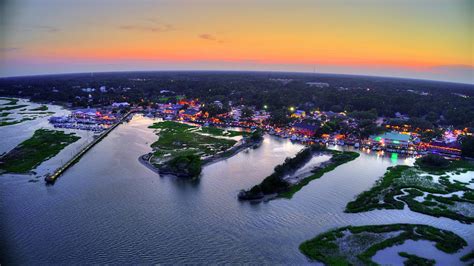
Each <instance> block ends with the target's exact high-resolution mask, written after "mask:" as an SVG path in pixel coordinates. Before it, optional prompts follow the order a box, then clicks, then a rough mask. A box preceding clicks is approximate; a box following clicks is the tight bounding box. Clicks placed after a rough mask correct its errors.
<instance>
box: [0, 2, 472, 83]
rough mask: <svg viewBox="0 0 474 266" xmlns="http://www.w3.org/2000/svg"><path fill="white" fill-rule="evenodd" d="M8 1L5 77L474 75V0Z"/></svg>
mask: <svg viewBox="0 0 474 266" xmlns="http://www.w3.org/2000/svg"><path fill="white" fill-rule="evenodd" d="M3 10H4V12H5V14H7V16H4V18H3V19H2V20H1V25H2V30H1V33H2V35H3V37H2V39H3V41H2V42H0V45H1V50H0V52H1V57H2V61H3V64H2V65H1V66H0V74H1V75H3V76H8V75H23V74H40V73H55V72H58V69H59V70H60V69H63V71H66V72H76V71H78V72H84V71H86V72H87V71H111V70H128V69H127V67H130V68H133V69H129V70H141V69H149V70H153V69H167V68H166V66H167V65H168V66H173V68H174V69H202V68H205V69H216V70H224V69H226V68H229V67H230V68H231V69H232V70H238V69H239V68H236V67H237V66H238V67H240V68H242V70H247V69H252V70H282V71H294V70H295V71H313V70H314V68H316V69H317V70H318V71H321V72H328V71H331V72H334V71H335V72H338V73H351V74H369V75H388V76H407V77H420V78H435V79H442V80H455V81H460V82H469V83H473V77H472V75H473V74H472V73H473V72H472V70H473V68H474V60H473V58H474V56H473V50H472V49H473V42H472V41H473V36H472V30H473V24H474V23H473V17H474V16H473V10H474V8H473V3H472V2H471V1H461V0H460V1H455V0H453V1H443V0H419V1H408V0H397V1H394V0H393V1H392V0H387V1H375V0H365V1H364V0H359V1H356V0H353V1H278V0H276V1H270V0H265V1H247V0H244V1H231V0H222V1H197V0H195V1H191V0H189V1H185V0H177V1H131V0H122V1H107V0H103V1H92V0H84V1H72V0H71V1H68V0H61V1H60V0H45V1H39V0H37V1H33V0H29V1H26V0H20V1H18V2H16V3H15V4H10V5H8V6H6V7H5V8H3ZM131 61H132V62H133V64H130V62H131ZM68 62H69V63H68ZM140 62H142V63H140ZM202 62H206V63H205V64H204V65H203V64H202ZM42 63H43V66H42V67H41V65H42ZM121 63H122V66H121V67H118V66H119V65H121ZM196 64H198V65H199V64H200V65H199V66H197V65H196ZM233 64H234V65H233ZM6 65H8V67H6ZM289 65H291V67H289ZM117 67H118V69H117ZM170 69H171V68H170ZM440 69H442V71H441V72H439V71H440ZM440 73H442V74H443V73H444V75H445V76H440Z"/></svg>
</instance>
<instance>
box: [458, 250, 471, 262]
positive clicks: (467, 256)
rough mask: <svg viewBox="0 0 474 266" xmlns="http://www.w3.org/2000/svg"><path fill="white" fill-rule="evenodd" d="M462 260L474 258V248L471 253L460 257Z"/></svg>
mask: <svg viewBox="0 0 474 266" xmlns="http://www.w3.org/2000/svg"><path fill="white" fill-rule="evenodd" d="M460 260H461V261H470V260H474V250H471V251H470V252H469V253H467V254H466V255H464V256H462V257H461V258H460Z"/></svg>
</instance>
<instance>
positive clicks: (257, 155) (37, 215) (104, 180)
mask: <svg viewBox="0 0 474 266" xmlns="http://www.w3.org/2000/svg"><path fill="white" fill-rule="evenodd" d="M151 123H152V120H151V119H148V118H143V117H140V116H136V117H134V119H133V120H132V122H131V123H129V124H126V125H121V126H119V127H118V128H117V129H115V130H114V131H113V132H112V133H111V134H110V135H109V136H107V137H106V138H105V139H104V140H103V141H102V142H101V143H99V144H98V145H97V146H95V147H94V148H93V149H92V150H91V151H90V152H88V153H87V154H86V155H85V156H84V157H83V158H82V159H81V161H80V162H79V163H77V164H76V165H75V166H73V167H72V168H71V169H70V170H69V171H68V172H66V173H65V174H64V176H62V177H61V178H60V179H59V180H58V182H57V183H56V184H55V185H54V186H44V185H43V183H42V182H38V183H28V182H27V180H28V179H29V177H22V176H16V177H12V176H2V177H1V178H0V182H1V185H0V204H1V205H0V215H1V217H4V218H2V222H3V224H2V226H1V227H0V233H1V235H3V236H5V241H6V243H8V247H9V250H8V255H9V257H10V258H15V259H16V260H15V261H16V262H22V263H72V262H76V263H81V262H82V263H105V262H109V263H124V262H137V263H138V262H148V263H150V262H161V263H172V262H174V263H208V262H215V263H223V262H229V263H265V262H266V263H269V262H271V263H297V264H304V263H308V260H307V259H306V258H305V257H304V256H303V255H302V254H301V253H300V252H299V251H298V245H299V244H300V243H301V242H302V241H304V240H307V239H309V238H312V237H314V236H315V235H317V234H318V233H322V232H324V231H326V230H328V229H331V228H334V227H338V226H345V225H350V224H353V225H365V224H384V223H397V222H407V223H422V224H430V225H434V226H436V227H439V228H443V229H448V230H452V231H454V232H456V233H458V234H460V235H461V236H463V237H465V238H466V239H467V240H468V241H469V242H470V244H471V247H472V244H473V239H472V235H474V229H473V228H472V226H468V225H463V224H460V223H458V222H455V221H451V220H449V219H445V218H433V217H429V216H426V215H421V214H417V213H413V212H410V211H408V210H392V211H385V210H378V211H372V212H367V213H359V214H346V213H343V209H344V207H345V204H346V203H347V202H348V201H350V200H352V199H353V198H354V197H355V196H356V195H357V194H358V193H360V192H361V191H364V190H366V189H368V188H369V187H371V186H372V184H373V183H374V182H375V180H376V179H377V178H378V177H380V176H381V175H383V173H384V172H385V169H386V168H387V167H388V166H391V165H393V163H394V162H393V161H392V160H391V158H390V157H387V156H383V157H380V156H376V155H375V153H371V154H365V153H362V154H361V156H360V157H359V158H358V159H356V160H354V161H352V162H349V163H347V164H344V165H341V166H339V167H338V168H337V169H336V170H334V171H332V172H329V173H327V174H326V175H324V176H323V177H322V178H320V179H318V180H314V181H312V182H311V183H310V184H308V185H307V186H306V187H304V188H303V189H302V190H301V191H299V192H298V193H296V194H295V196H294V197H293V199H291V200H285V199H279V200H274V201H270V202H266V203H261V204H250V203H248V202H239V201H238V200H237V197H236V196H237V193H238V192H239V190H240V189H247V188H249V187H251V186H253V185H255V184H257V183H259V182H260V181H261V180H262V179H263V178H264V177H265V176H267V175H269V174H270V173H271V172H272V171H273V168H274V167H275V165H277V164H280V163H281V162H283V161H284V159H285V158H286V157H291V156H293V155H294V154H296V153H297V152H298V151H299V150H301V149H302V146H301V145H299V144H293V143H291V142H290V141H289V140H285V139H278V138H275V137H271V136H266V137H265V139H264V141H263V143H262V145H261V146H260V147H259V148H258V149H250V150H249V151H248V152H241V153H239V154H237V155H236V156H234V157H232V158H230V159H228V160H225V161H221V162H218V163H215V164H212V165H209V166H206V167H205V168H204V169H203V173H202V177H201V179H200V180H199V181H197V182H187V181H184V180H180V179H177V178H173V177H170V176H164V177H160V176H158V175H157V174H155V173H154V172H152V171H151V170H149V169H147V168H146V167H144V166H143V165H141V164H140V163H139V161H138V159H137V158H138V156H140V155H142V154H144V153H147V152H149V151H150V147H149V146H150V144H151V143H152V142H153V141H155V140H156V136H155V134H154V133H153V131H152V130H150V129H148V128H147V126H148V125H150V124H151ZM2 134H3V133H2ZM335 148H337V149H341V147H335ZM398 163H402V164H412V163H413V160H412V159H407V160H401V159H399V160H398Z"/></svg>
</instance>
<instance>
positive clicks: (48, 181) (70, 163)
mask: <svg viewBox="0 0 474 266" xmlns="http://www.w3.org/2000/svg"><path fill="white" fill-rule="evenodd" d="M133 113H134V112H133V111H129V112H128V113H126V114H125V115H124V116H123V117H122V118H121V119H120V121H118V122H117V123H115V124H114V125H113V126H111V127H110V128H108V129H107V130H106V131H104V132H103V133H102V134H100V136H99V137H97V138H96V139H94V140H93V141H92V142H91V143H89V144H88V145H87V146H85V147H84V148H83V149H82V150H80V151H79V152H78V153H77V154H76V155H74V157H72V158H71V159H70V160H69V161H67V162H66V163H65V164H64V165H63V166H61V167H59V168H58V169H56V171H54V173H53V174H51V175H49V176H47V177H45V178H44V181H46V184H50V185H52V184H54V182H56V180H57V179H58V178H59V176H61V175H62V174H63V173H64V172H66V170H67V169H69V168H70V167H71V166H73V165H74V164H75V163H77V162H78V161H79V160H80V159H81V157H82V156H84V155H85V154H86V153H87V152H88V151H89V150H90V149H92V147H94V146H95V145H96V144H97V143H99V142H100V141H101V140H102V139H104V138H105V137H106V136H107V135H108V134H109V133H110V132H112V130H114V129H115V128H116V127H118V126H119V125H120V124H122V122H123V121H125V120H126V119H127V118H128V117H129V116H130V115H132V114H133Z"/></svg>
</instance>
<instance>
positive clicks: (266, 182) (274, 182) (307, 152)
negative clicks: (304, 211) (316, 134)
mask: <svg viewBox="0 0 474 266" xmlns="http://www.w3.org/2000/svg"><path fill="white" fill-rule="evenodd" d="M319 152H330V153H332V157H331V159H330V161H329V162H328V163H326V164H324V166H321V167H318V168H316V169H314V170H313V171H312V172H313V174H312V175H310V176H308V177H306V178H304V179H302V180H300V181H299V182H298V183H296V184H290V183H289V182H287V181H286V180H284V179H283V177H284V176H285V175H287V174H289V173H292V172H295V171H296V170H298V169H299V168H301V167H302V166H304V165H305V164H306V163H307V162H308V161H309V160H310V159H311V158H312V157H313V155H314V154H315V153H319ZM358 156H359V154H358V153H357V152H340V151H333V150H328V149H326V147H324V146H322V145H319V144H316V145H312V146H309V147H307V148H305V149H303V150H302V151H300V152H299V153H297V154H296V155H295V157H293V158H287V159H285V162H284V163H283V164H280V165H277V166H276V167H275V169H274V172H273V173H272V174H271V175H269V176H267V177H266V178H265V179H263V181H262V182H261V183H260V184H258V185H255V186H253V187H252V188H251V189H249V190H242V191H241V192H240V193H239V199H241V200H254V199H262V198H263V197H265V195H271V194H277V195H278V196H279V197H283V198H288V199H290V198H291V197H292V196H293V195H294V194H295V193H296V192H298V191H299V190H300V189H301V188H303V187H304V186H306V185H307V184H308V183H309V182H310V181H312V180H314V179H317V178H320V177H321V176H322V175H323V174H324V173H327V172H329V171H332V170H334V169H335V168H336V167H337V166H339V165H341V164H343V163H346V162H349V161H351V160H354V159H355V158H357V157H358Z"/></svg>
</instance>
